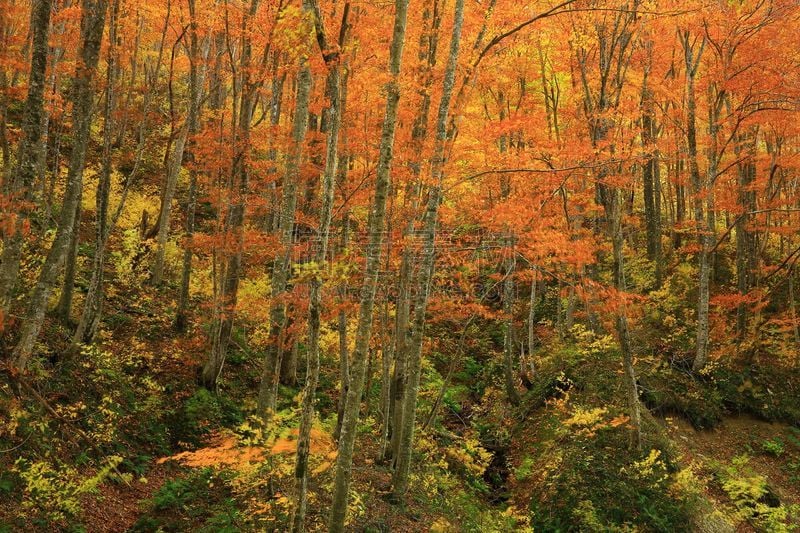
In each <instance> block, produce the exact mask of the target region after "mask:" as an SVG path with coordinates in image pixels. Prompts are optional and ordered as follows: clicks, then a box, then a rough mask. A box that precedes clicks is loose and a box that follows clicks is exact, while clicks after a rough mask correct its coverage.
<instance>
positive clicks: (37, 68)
mask: <svg viewBox="0 0 800 533" xmlns="http://www.w3.org/2000/svg"><path fill="white" fill-rule="evenodd" d="M32 3H33V7H32V12H31V32H32V34H33V37H32V42H33V49H32V53H31V66H30V72H29V75H28V95H27V98H26V100H25V107H24V108H23V115H22V139H21V140H20V144H19V155H18V158H17V168H16V172H15V176H14V177H11V176H9V175H8V174H6V173H5V172H4V173H3V175H4V176H6V179H5V183H4V185H5V191H4V192H5V194H6V196H7V197H8V198H12V199H15V200H19V201H21V202H22V204H23V207H22V208H19V209H17V210H16V211H17V212H16V217H15V219H14V226H13V229H12V230H11V233H10V234H9V235H3V254H2V259H0V319H2V316H3V315H5V314H6V313H7V312H8V309H9V307H10V305H11V299H12V297H13V295H14V291H15V289H16V286H17V278H18V277H19V262H20V258H21V255H22V244H23V230H24V228H25V226H26V224H27V220H28V219H29V218H30V214H31V213H30V211H31V208H30V207H28V206H27V205H26V204H29V203H30V202H31V201H32V200H33V190H34V187H35V180H36V164H37V162H38V160H39V154H40V152H41V150H42V126H43V124H44V120H43V116H44V113H45V111H44V81H45V72H46V70H47V52H48V47H47V39H48V35H49V32H50V11H51V9H52V3H53V2H52V0H34V1H33V2H32ZM0 121H2V126H3V132H5V123H6V117H5V114H4V113H3V114H2V115H0ZM4 137H5V136H4ZM6 144H7V143H4V146H6ZM4 150H5V148H4ZM6 151H7V150H6ZM3 163H4V165H6V166H7V165H10V157H9V154H8V153H4V156H3Z"/></svg>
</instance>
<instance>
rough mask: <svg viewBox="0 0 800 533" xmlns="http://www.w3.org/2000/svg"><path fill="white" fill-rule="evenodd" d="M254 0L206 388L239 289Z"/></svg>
mask: <svg viewBox="0 0 800 533" xmlns="http://www.w3.org/2000/svg"><path fill="white" fill-rule="evenodd" d="M258 3H259V2H258V0H251V3H250V7H249V13H248V15H247V17H246V18H245V20H244V21H243V23H242V35H243V38H242V46H241V57H240V60H239V68H240V72H241V75H242V78H241V88H242V95H241V98H240V103H239V109H238V127H237V130H238V131H235V136H236V140H235V143H234V144H235V146H236V150H235V153H234V160H233V168H232V175H233V179H232V180H231V182H230V187H229V190H228V201H229V202H230V207H229V208H228V212H227V214H226V217H225V223H224V227H223V231H224V232H225V241H226V242H229V241H232V246H230V245H229V246H227V247H226V248H227V249H226V250H225V256H226V257H225V266H224V269H223V279H222V283H221V286H222V287H221V295H220V304H221V305H220V308H219V312H218V315H217V317H216V318H215V320H214V322H213V323H212V332H211V339H212V343H211V353H210V354H209V357H208V359H207V360H206V362H205V364H204V365H203V370H202V374H201V381H202V384H203V386H204V387H206V388H207V389H209V390H214V389H216V386H217V380H218V378H219V375H220V373H221V372H222V367H223V365H224V364H225V358H226V357H227V355H228V347H229V344H230V338H231V334H232V332H233V321H234V318H235V315H236V304H237V298H238V292H239V277H240V275H241V271H242V249H243V247H244V215H245V201H246V198H247V194H248V193H249V191H248V182H249V169H248V165H247V155H248V153H249V150H250V124H251V122H252V119H253V109H254V107H255V100H256V90H257V88H258V87H257V84H256V82H254V81H253V80H252V77H251V76H252V73H251V72H250V70H251V59H252V43H251V41H250V37H249V31H250V25H251V24H252V23H253V21H254V19H255V16H256V12H257V11H258Z"/></svg>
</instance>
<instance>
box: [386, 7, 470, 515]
mask: <svg viewBox="0 0 800 533" xmlns="http://www.w3.org/2000/svg"><path fill="white" fill-rule="evenodd" d="M463 22H464V0H456V3H455V16H454V21H453V33H452V36H451V39H450V51H449V53H448V56H447V66H446V67H445V73H444V81H443V87H442V99H441V101H440V102H439V111H438V115H437V118H436V141H435V144H434V151H433V158H432V160H431V187H430V190H429V191H428V205H427V207H426V210H425V217H424V226H423V230H422V232H423V233H422V238H423V257H422V263H421V265H420V269H419V274H418V280H417V286H416V291H417V292H416V295H415V302H414V323H413V326H412V339H411V346H410V349H409V357H408V371H407V376H408V377H407V391H406V397H405V402H404V403H405V405H404V408H403V424H402V426H401V427H399V428H396V430H397V431H400V432H401V433H400V447H399V452H398V455H397V458H396V462H397V466H396V467H395V471H394V475H393V476H392V496H393V498H394V499H395V500H396V501H398V502H402V501H403V500H404V498H405V495H406V491H407V490H408V474H409V470H410V466H411V448H412V445H413V442H414V425H415V423H416V414H417V394H418V392H419V380H420V367H421V363H422V343H423V339H424V333H425V315H426V310H427V305H428V294H429V292H430V285H431V278H432V277H433V269H434V257H435V247H434V244H435V240H436V224H437V219H438V214H439V203H440V201H441V196H442V182H443V178H444V162H445V145H446V143H447V139H448V135H447V134H448V131H447V127H448V117H449V114H450V101H451V99H452V96H453V85H454V83H455V74H456V66H457V64H458V53H459V48H460V46H461V29H462V26H463Z"/></svg>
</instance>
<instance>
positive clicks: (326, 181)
mask: <svg viewBox="0 0 800 533" xmlns="http://www.w3.org/2000/svg"><path fill="white" fill-rule="evenodd" d="M314 12H315V14H316V20H317V24H318V25H319V27H320V28H321V29H322V32H321V34H322V35H323V43H324V26H323V25H322V18H321V14H320V11H319V7H318V6H317V5H316V3H315V4H314ZM349 12H350V4H349V3H347V4H345V7H344V14H343V16H342V30H341V32H340V36H341V38H340V42H339V47H340V48H341V47H342V46H343V45H344V42H343V41H344V39H345V35H346V32H347V24H348V22H347V16H348V14H349ZM326 48H327V46H323V50H322V53H323V55H324V54H326V53H327V52H328V50H326ZM328 68H329V71H328V79H327V92H328V98H329V103H328V109H327V112H326V117H325V118H326V123H327V126H328V136H327V137H328V138H327V149H326V153H325V171H324V174H323V177H322V211H321V213H320V219H319V232H318V235H319V242H318V244H317V249H316V253H315V258H314V261H315V262H316V263H317V265H318V267H319V268H320V269H322V268H323V265H324V264H325V259H326V257H327V254H328V239H329V236H330V226H331V215H332V213H333V199H334V186H335V182H336V174H337V172H336V171H337V165H338V162H339V151H338V148H339V129H340V126H341V123H342V111H343V110H342V107H341V100H340V71H339V68H340V66H339V58H338V57H337V58H336V59H335V63H334V62H333V61H332V62H331V64H329V65H328ZM321 315H322V278H321V272H320V275H317V276H315V277H314V279H313V280H312V281H311V296H310V302H309V310H308V325H309V328H308V349H307V352H306V353H307V361H308V364H307V370H306V382H305V386H304V387H303V399H302V407H301V414H300V431H299V436H298V439H297V458H296V462H295V508H294V516H293V519H292V531H293V532H295V533H299V532H302V531H305V515H306V507H307V503H308V497H307V494H308V456H309V453H310V446H311V428H312V426H313V423H314V412H315V410H314V400H315V397H316V392H317V383H318V382H319V366H320V365H319V336H320V327H321Z"/></svg>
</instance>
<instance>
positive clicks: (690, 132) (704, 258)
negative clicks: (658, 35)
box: [681, 32, 711, 372]
mask: <svg viewBox="0 0 800 533" xmlns="http://www.w3.org/2000/svg"><path fill="white" fill-rule="evenodd" d="M681 38H682V43H683V48H684V59H685V64H686V142H687V148H688V150H687V151H688V162H689V175H690V177H691V185H692V189H693V190H692V196H693V214H694V222H695V225H696V231H697V240H698V244H699V245H700V250H699V252H698V254H697V255H698V278H699V279H698V296H697V333H696V351H695V356H694V361H693V363H692V369H693V370H694V371H695V372H699V371H700V370H702V369H703V367H704V366H705V365H706V361H707V360H708V301H709V280H710V274H711V270H710V268H709V262H708V252H709V249H710V243H709V238H708V234H709V228H707V227H706V221H705V219H704V217H703V200H702V197H703V195H704V194H705V193H706V192H707V185H708V184H707V183H704V182H703V180H702V179H701V177H700V168H699V167H698V164H697V125H696V115H697V111H696V109H697V99H696V97H695V90H694V79H695V75H696V73H697V67H698V66H699V64H700V58H701V57H702V54H703V48H704V46H705V40H704V41H702V43H701V45H700V49H699V50H698V51H697V53H696V54H695V53H694V49H693V47H692V46H691V45H690V43H689V33H688V32H684V33H683V34H682V35H681Z"/></svg>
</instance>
